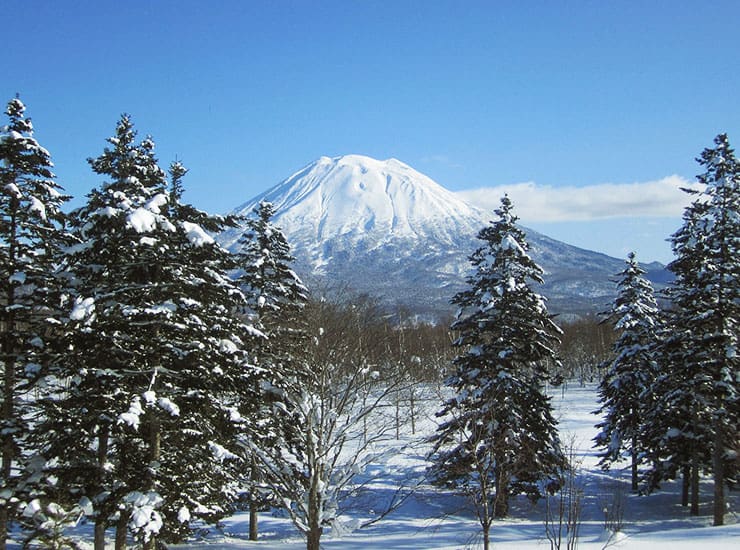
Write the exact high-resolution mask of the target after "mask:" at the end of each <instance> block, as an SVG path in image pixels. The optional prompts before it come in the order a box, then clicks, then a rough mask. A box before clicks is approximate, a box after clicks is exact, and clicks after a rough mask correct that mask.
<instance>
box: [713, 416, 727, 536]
mask: <svg viewBox="0 0 740 550" xmlns="http://www.w3.org/2000/svg"><path fill="white" fill-rule="evenodd" d="M723 450H724V440H723V437H722V429H721V427H718V428H716V429H715V432H714V450H713V451H712V469H713V470H714V525H724V524H725V464H724V460H722V455H723V454H724V452H723Z"/></svg>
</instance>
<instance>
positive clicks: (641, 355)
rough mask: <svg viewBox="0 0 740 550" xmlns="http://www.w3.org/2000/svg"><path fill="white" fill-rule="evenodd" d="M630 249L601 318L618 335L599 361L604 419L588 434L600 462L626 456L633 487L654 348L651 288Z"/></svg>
mask: <svg viewBox="0 0 740 550" xmlns="http://www.w3.org/2000/svg"><path fill="white" fill-rule="evenodd" d="M644 274H645V271H644V270H643V269H642V268H641V267H640V266H639V264H638V262H637V260H636V259H635V254H634V252H631V253H630V254H629V255H628V256H627V267H626V268H625V269H624V270H623V271H622V272H621V273H619V275H618V277H619V281H618V282H617V289H618V292H617V297H616V299H615V300H614V304H613V306H612V309H611V311H610V312H609V314H608V317H607V318H606V320H608V321H611V322H612V323H613V325H614V329H615V330H617V331H618V332H619V336H618V338H617V340H616V342H615V343H614V347H613V357H612V358H611V359H610V360H609V361H607V363H606V364H605V367H606V372H605V373H604V376H603V378H602V380H601V383H600V384H599V402H600V403H601V407H600V408H599V410H598V411H596V414H599V415H602V416H603V417H604V418H603V420H602V421H601V422H599V423H598V424H597V425H596V427H597V428H599V430H600V431H599V433H598V435H597V436H596V438H595V439H594V441H595V442H596V445H597V447H601V448H603V452H602V454H601V461H600V464H601V465H602V467H604V468H609V466H611V465H612V464H613V463H614V462H618V461H619V460H621V458H622V455H623V454H624V453H625V452H626V453H628V454H629V456H630V460H631V470H632V490H633V491H635V492H636V491H637V489H638V475H637V467H638V462H639V460H638V456H639V452H640V444H639V442H638V436H639V433H640V426H641V422H642V420H643V416H644V412H645V401H644V396H643V393H644V392H645V391H646V390H647V389H648V388H649V387H650V385H651V384H652V382H653V380H654V379H655V375H656V373H655V359H654V349H655V344H656V335H657V332H658V317H659V311H658V304H657V303H656V301H655V296H654V293H653V287H652V285H651V284H650V282H649V281H648V280H647V279H645V278H644V277H643V275H644Z"/></svg>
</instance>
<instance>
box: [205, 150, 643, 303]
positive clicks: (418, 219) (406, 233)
mask: <svg viewBox="0 0 740 550" xmlns="http://www.w3.org/2000/svg"><path fill="white" fill-rule="evenodd" d="M260 200H268V201H270V202H271V203H273V205H274V206H275V210H276V216H275V219H274V222H275V224H276V225H277V226H278V227H280V228H281V229H282V230H283V232H284V234H285V236H286V237H287V239H288V241H289V242H290V244H291V246H292V247H293V252H294V254H295V256H296V259H297V261H296V269H297V271H298V272H299V274H300V275H301V276H302V277H303V278H304V279H305V280H306V282H307V283H308V284H309V286H310V287H313V288H320V289H324V288H337V287H343V286H346V287H348V288H349V289H351V290H354V291H358V292H364V293H367V294H370V295H372V296H375V297H377V298H379V299H380V300H381V301H382V302H383V303H384V304H385V305H386V306H389V307H392V308H396V307H404V308H406V309H409V310H411V311H412V312H414V313H418V314H421V315H425V316H433V317H440V316H444V315H445V314H447V313H449V312H451V311H452V309H451V306H450V305H449V300H450V298H451V297H452V296H453V295H454V293H455V292H457V291H458V290H460V289H461V288H463V287H464V279H465V276H466V274H467V273H468V272H469V269H470V264H469V263H468V256H469V255H470V254H471V253H472V252H473V250H474V249H475V248H476V247H477V246H478V244H479V243H478V240H477V239H476V235H477V233H478V231H479V230H480V229H481V228H482V227H483V226H485V225H486V224H488V223H489V221H490V220H491V218H492V217H493V213H488V212H484V211H482V210H480V209H478V208H475V207H474V206H472V205H470V204H468V203H466V202H465V201H463V200H461V199H460V198H458V197H457V196H456V195H455V194H454V193H452V192H450V191H448V190H447V189H445V188H444V187H442V186H440V185H439V184H437V183H435V182H434V181H433V180H431V179H430V178H429V177H427V176H425V175H424V174H421V173H420V172H417V171H416V170H414V169H413V168H411V167H410V166H408V165H406V164H404V163H403V162H400V161H398V160H396V159H389V160H385V161H380V160H375V159H372V158H369V157H365V156H361V155H346V156H342V157H335V158H328V157H321V158H320V159H318V160H317V161H315V162H313V163H311V164H309V165H308V166H306V167H304V168H303V169H301V170H299V171H298V172H296V173H295V174H293V175H292V176H290V177H289V178H287V179H286V180H284V181H283V182H281V183H279V184H278V185H276V186H275V187H273V188H272V189H270V190H268V191H267V192H266V193H264V194H261V195H259V196H257V197H255V198H254V199H252V200H250V201H248V202H246V203H244V204H242V205H241V206H238V207H237V208H236V209H235V210H234V213H237V214H242V215H250V214H251V213H252V212H253V210H254V208H255V206H256V205H257V203H258V202H259V201H260ZM514 211H515V212H516V205H514ZM240 234H241V231H240V230H238V229H232V230H229V231H226V232H225V233H223V234H221V235H220V237H219V241H220V242H221V244H222V245H223V246H225V247H227V248H229V249H231V250H234V248H235V247H236V246H237V244H236V243H237V241H238V239H239V236H240ZM527 236H528V242H529V244H530V247H531V254H532V256H533V258H534V259H535V260H536V261H537V262H538V263H539V264H540V265H541V266H542V267H543V268H544V269H545V271H546V284H545V287H544V288H543V289H542V292H543V293H544V294H545V295H547V296H548V298H549V299H550V309H551V310H552V311H553V312H560V313H580V312H584V311H597V310H603V309H604V308H605V307H606V305H607V304H608V303H609V302H610V301H611V300H612V298H613V296H614V293H615V285H614V283H613V282H612V278H613V276H614V274H615V273H617V272H619V271H621V270H622V269H623V266H624V262H623V261H622V260H618V259H615V258H610V257H608V256H605V255H603V254H598V253H595V252H590V251H586V250H582V249H579V248H576V247H572V246H569V245H566V244H564V243H561V242H558V241H555V240H553V239H550V238H548V237H546V236H544V235H541V234H539V233H536V232H534V231H531V230H527ZM648 267H650V266H648ZM654 267H656V268H657V267H658V266H654Z"/></svg>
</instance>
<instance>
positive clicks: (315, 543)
mask: <svg viewBox="0 0 740 550" xmlns="http://www.w3.org/2000/svg"><path fill="white" fill-rule="evenodd" d="M306 536H307V538H306V550H321V527H319V528H317V529H315V528H314V527H311V529H310V530H309V531H308V533H306Z"/></svg>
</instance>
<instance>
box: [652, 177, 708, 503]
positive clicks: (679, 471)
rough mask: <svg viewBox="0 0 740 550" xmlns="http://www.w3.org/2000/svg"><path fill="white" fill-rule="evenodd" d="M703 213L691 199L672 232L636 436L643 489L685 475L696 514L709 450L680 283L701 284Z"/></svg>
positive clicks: (687, 302)
mask: <svg viewBox="0 0 740 550" xmlns="http://www.w3.org/2000/svg"><path fill="white" fill-rule="evenodd" d="M690 192H693V191H690ZM705 214H706V204H705V203H704V202H702V201H694V203H693V204H692V205H690V206H689V207H688V208H687V209H686V210H685V212H684V215H683V220H684V223H683V226H682V227H681V228H680V229H679V230H678V231H677V232H676V233H675V234H674V235H673V236H672V248H673V252H674V254H675V256H676V259H675V260H674V261H673V262H672V263H671V264H670V265H669V268H670V270H671V271H672V272H673V273H674V274H675V277H676V278H675V280H674V282H673V284H671V285H670V286H669V287H668V288H667V289H665V290H664V292H663V294H664V297H665V298H666V300H667V301H668V302H669V303H670V307H668V308H666V309H665V310H664V311H663V312H662V314H663V315H662V320H661V322H660V331H659V334H658V335H657V338H656V340H657V345H656V347H655V361H656V365H657V370H656V373H655V374H656V377H655V380H654V381H653V383H652V384H651V385H650V387H649V388H648V389H647V390H646V392H645V393H644V394H643V406H644V416H643V419H642V422H641V426H640V436H639V439H640V440H641V442H642V444H643V447H644V449H643V451H644V452H645V455H646V456H645V461H646V463H647V464H649V467H648V468H647V469H646V470H645V471H644V472H642V479H643V484H644V490H645V491H646V492H648V493H649V492H652V491H654V490H655V489H657V488H659V487H660V484H661V482H662V481H664V480H670V479H674V478H676V477H677V476H678V475H683V479H684V496H683V504H684V505H688V501H689V489H690V490H691V513H692V515H698V514H699V473H700V469H705V468H707V465H708V464H709V462H710V457H711V455H710V452H709V448H710V445H709V441H708V440H706V434H704V433H702V432H701V430H698V429H697V427H698V416H699V414H700V411H701V410H702V404H701V401H700V397H699V395H698V394H696V393H695V391H694V389H693V385H694V382H695V381H696V380H698V379H699V378H700V377H701V366H700V365H699V364H698V363H694V362H692V363H686V362H685V358H686V357H687V356H689V355H690V354H691V353H692V352H691V350H693V349H694V348H695V347H696V346H697V342H696V341H695V339H696V337H697V335H696V334H694V333H693V331H692V329H691V328H690V327H689V326H687V325H686V324H685V323H686V321H688V316H687V315H685V312H686V311H687V309H690V308H691V307H693V305H692V303H693V300H694V298H693V296H692V292H691V291H689V292H688V293H686V292H684V289H693V288H697V286H696V285H697V284H699V283H698V281H697V280H696V279H695V277H696V276H697V274H698V273H699V272H700V270H701V268H702V264H703V259H702V258H703V257H704V252H703V251H702V249H703V246H704V244H703V237H702V235H701V231H700V230H699V227H700V226H701V225H703V221H702V220H703V217H704V215H705ZM699 339H700V337H699Z"/></svg>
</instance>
